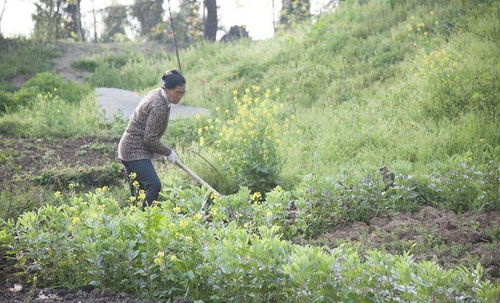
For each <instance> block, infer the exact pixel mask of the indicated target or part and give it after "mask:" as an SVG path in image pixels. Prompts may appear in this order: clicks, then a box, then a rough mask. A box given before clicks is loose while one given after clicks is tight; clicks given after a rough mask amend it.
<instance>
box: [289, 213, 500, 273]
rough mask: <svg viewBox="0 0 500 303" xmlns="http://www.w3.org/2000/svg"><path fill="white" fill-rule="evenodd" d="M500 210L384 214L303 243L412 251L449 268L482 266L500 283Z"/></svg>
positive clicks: (396, 251)
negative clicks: (457, 212) (477, 212)
mask: <svg viewBox="0 0 500 303" xmlns="http://www.w3.org/2000/svg"><path fill="white" fill-rule="evenodd" d="M499 233H500V211H489V212H483V213H480V214H474V213H465V214H455V213H453V212H451V211H447V210H439V209H436V208H433V207H430V206H428V207H423V208H422V209H420V211H418V212H416V213H413V214H405V213H402V214H395V215H385V216H378V217H375V218H373V219H371V220H370V221H369V222H355V223H352V224H346V225H343V226H339V227H337V228H335V229H334V230H331V231H329V232H328V233H325V234H323V235H321V236H319V237H317V238H316V239H313V240H309V241H305V240H301V239H296V240H295V242H297V243H300V244H314V245H321V246H326V247H328V248H335V247H338V246H339V245H341V244H342V243H346V242H349V243H351V244H352V243H354V244H355V245H356V246H358V247H360V248H361V249H362V250H365V251H366V250H369V249H382V250H386V251H388V252H390V253H393V254H402V253H405V252H407V251H410V252H411V254H412V255H413V258H414V259H415V260H416V261H423V260H432V261H435V262H437V263H439V264H440V265H442V266H443V267H445V268H452V267H454V266H456V265H459V264H460V265H465V266H466V267H468V268H473V267H475V265H476V263H477V262H479V263H481V264H482V266H483V268H484V269H485V277H486V278H488V279H490V280H493V281H496V282H500V245H499V238H500V234H499Z"/></svg>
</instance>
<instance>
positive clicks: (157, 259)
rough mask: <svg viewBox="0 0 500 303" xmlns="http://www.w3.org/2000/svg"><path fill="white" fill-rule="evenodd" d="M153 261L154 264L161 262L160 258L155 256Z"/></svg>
mask: <svg viewBox="0 0 500 303" xmlns="http://www.w3.org/2000/svg"><path fill="white" fill-rule="evenodd" d="M153 262H154V263H155V264H156V265H160V264H161V258H155V259H154V261H153Z"/></svg>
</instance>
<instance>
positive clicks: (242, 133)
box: [198, 86, 286, 192]
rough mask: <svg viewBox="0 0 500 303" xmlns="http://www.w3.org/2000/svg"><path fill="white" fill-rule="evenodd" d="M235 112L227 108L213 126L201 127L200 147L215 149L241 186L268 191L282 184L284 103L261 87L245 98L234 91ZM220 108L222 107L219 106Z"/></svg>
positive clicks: (220, 163) (219, 161)
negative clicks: (281, 117) (280, 119)
mask: <svg viewBox="0 0 500 303" xmlns="http://www.w3.org/2000/svg"><path fill="white" fill-rule="evenodd" d="M233 95H234V106H236V108H235V113H234V115H231V114H230V112H229V110H225V112H224V113H223V114H222V116H223V117H224V118H225V119H226V120H222V119H220V118H217V119H214V120H213V121H211V120H209V121H210V122H213V124H211V125H206V126H205V127H203V128H200V129H199V130H198V134H199V135H200V138H199V144H200V146H202V147H203V146H204V145H205V140H207V142H208V143H210V144H209V146H210V147H209V148H208V150H209V152H216V153H217V156H218V163H219V166H220V167H221V170H220V171H222V172H224V173H225V174H227V175H228V176H229V178H230V179H233V180H234V181H235V183H236V184H239V185H240V186H247V187H249V188H250V189H251V190H252V191H258V192H267V191H269V190H270V189H271V188H273V187H275V186H276V185H277V184H278V183H279V174H280V172H281V168H282V166H283V160H282V159H281V158H280V155H279V151H278V148H279V147H278V146H279V144H280V142H281V137H282V136H283V132H284V131H285V129H286V127H283V126H282V125H280V122H279V117H278V116H279V115H280V113H281V112H282V109H283V105H278V104H275V103H273V102H272V101H271V99H270V96H271V91H270V90H269V89H268V90H266V91H265V92H263V91H261V88H260V87H258V86H253V88H252V90H250V89H246V90H245V94H244V95H243V96H242V97H238V92H237V91H236V90H234V91H233ZM219 110H220V109H219Z"/></svg>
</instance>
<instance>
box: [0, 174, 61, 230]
mask: <svg viewBox="0 0 500 303" xmlns="http://www.w3.org/2000/svg"><path fill="white" fill-rule="evenodd" d="M6 181H7V180H3V183H2V186H3V188H4V189H3V190H2V191H1V192H0V222H1V220H7V219H9V218H17V217H18V216H19V215H21V214H22V213H24V212H27V211H35V210H37V209H39V208H40V207H42V206H44V205H60V204H61V202H63V201H62V200H61V199H60V198H58V197H56V196H55V195H54V192H53V191H52V190H50V189H47V188H44V187H42V186H27V187H13V186H9V183H8V182H6Z"/></svg>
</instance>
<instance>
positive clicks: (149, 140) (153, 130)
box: [143, 107, 171, 156]
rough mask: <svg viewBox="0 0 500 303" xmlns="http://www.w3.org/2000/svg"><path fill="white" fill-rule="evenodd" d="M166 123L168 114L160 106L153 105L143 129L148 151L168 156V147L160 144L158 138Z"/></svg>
mask: <svg viewBox="0 0 500 303" xmlns="http://www.w3.org/2000/svg"><path fill="white" fill-rule="evenodd" d="M167 123H168V116H167V115H166V114H165V111H163V110H162V109H161V108H157V107H153V108H151V111H150V112H149V115H148V118H147V120H146V128H145V129H144V137H143V138H144V145H145V146H146V148H147V149H149V150H150V151H152V152H154V153H156V154H160V155H165V156H168V155H169V154H170V152H171V149H170V147H168V146H166V145H164V144H162V143H161V142H160V138H161V136H162V135H163V133H164V132H165V129H166V127H165V125H166V124H167Z"/></svg>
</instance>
